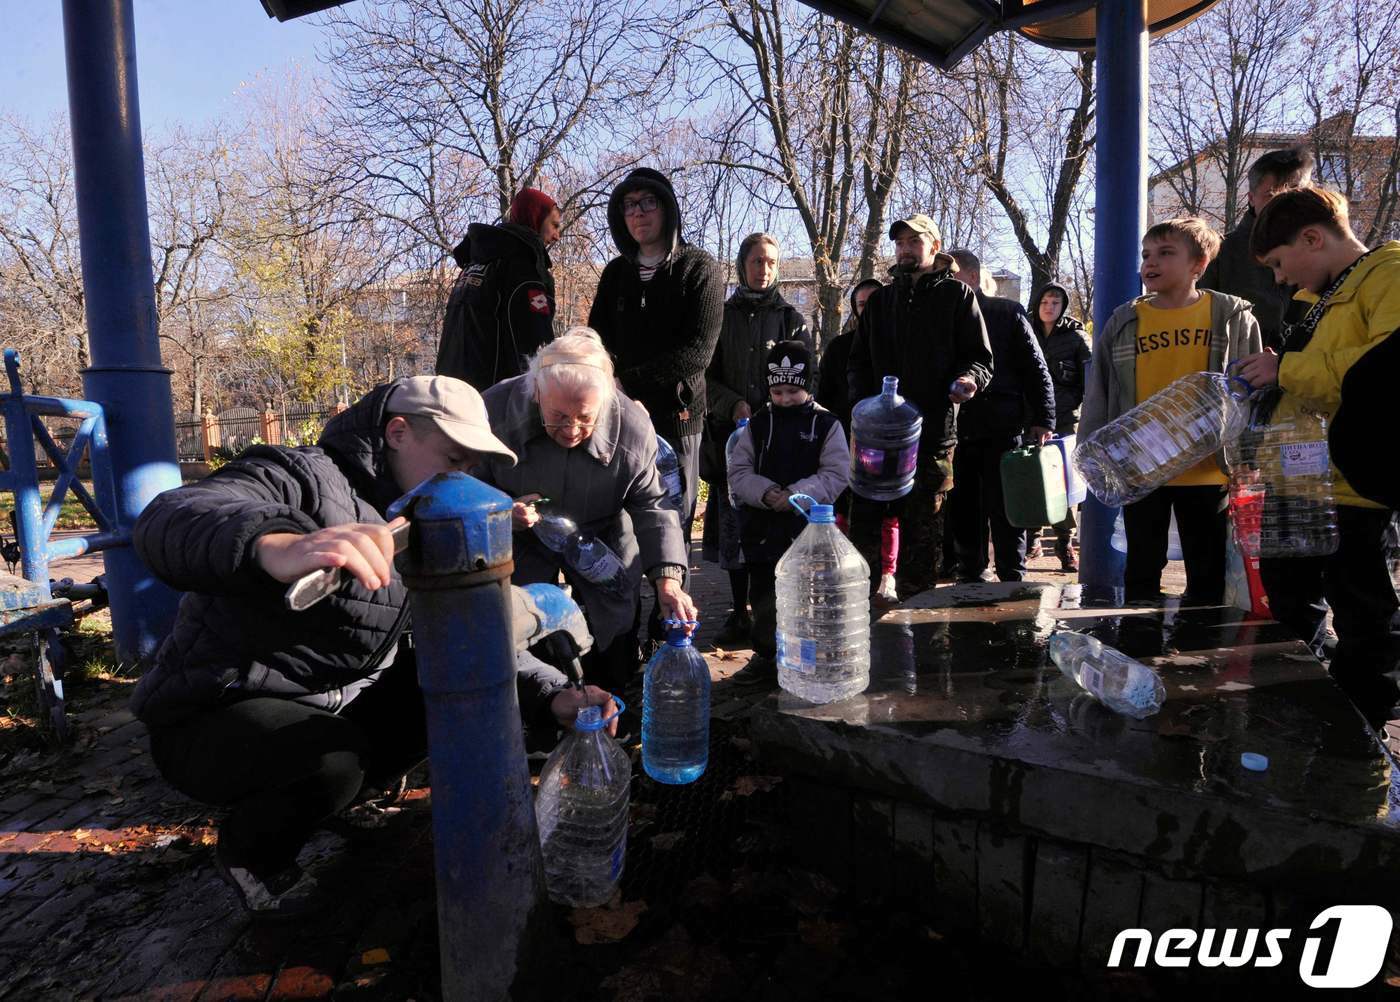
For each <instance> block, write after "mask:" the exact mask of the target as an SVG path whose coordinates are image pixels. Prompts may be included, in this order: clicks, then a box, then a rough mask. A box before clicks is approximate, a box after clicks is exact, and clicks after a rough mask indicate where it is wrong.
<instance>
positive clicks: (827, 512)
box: [807, 504, 836, 522]
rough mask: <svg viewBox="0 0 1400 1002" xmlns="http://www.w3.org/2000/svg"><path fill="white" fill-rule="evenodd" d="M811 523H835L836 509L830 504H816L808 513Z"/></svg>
mask: <svg viewBox="0 0 1400 1002" xmlns="http://www.w3.org/2000/svg"><path fill="white" fill-rule="evenodd" d="M807 521H809V522H835V521H836V509H835V508H833V507H832V506H831V505H829V504H814V505H812V508H811V510H810V511H808V512H807Z"/></svg>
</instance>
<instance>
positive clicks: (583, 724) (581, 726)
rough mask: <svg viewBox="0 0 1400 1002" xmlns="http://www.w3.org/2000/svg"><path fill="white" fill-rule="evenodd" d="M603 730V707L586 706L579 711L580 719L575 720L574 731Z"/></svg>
mask: <svg viewBox="0 0 1400 1002" xmlns="http://www.w3.org/2000/svg"><path fill="white" fill-rule="evenodd" d="M602 729H603V708H602V707H601V706H585V707H584V708H583V709H582V710H579V711H578V717H577V718H575V720H574V730H576V731H601V730H602Z"/></svg>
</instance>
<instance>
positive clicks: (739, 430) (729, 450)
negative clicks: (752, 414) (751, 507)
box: [724, 417, 749, 511]
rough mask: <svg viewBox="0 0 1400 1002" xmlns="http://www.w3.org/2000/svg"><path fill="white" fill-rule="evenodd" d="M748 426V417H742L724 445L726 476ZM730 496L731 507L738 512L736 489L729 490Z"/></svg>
mask: <svg viewBox="0 0 1400 1002" xmlns="http://www.w3.org/2000/svg"><path fill="white" fill-rule="evenodd" d="M748 426H749V419H748V418H746V417H741V418H740V419H739V423H738V424H737V425H736V426H735V428H734V430H733V431H732V432H730V433H729V438H728V439H727V440H726V441H725V443H724V469H725V471H726V474H727V472H728V470H729V464H730V463H731V462H732V461H733V460H734V450H735V449H737V448H738V447H739V438H740V436H742V435H743V434H744V429H745V428H747V427H748ZM728 494H729V507H731V508H733V509H734V510H735V511H738V510H739V499H738V498H736V497H735V496H734V488H732V487H730V488H729V490H728Z"/></svg>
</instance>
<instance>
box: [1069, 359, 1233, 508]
mask: <svg viewBox="0 0 1400 1002" xmlns="http://www.w3.org/2000/svg"><path fill="white" fill-rule="evenodd" d="M1248 396H1249V384H1248V383H1246V382H1245V381H1244V380H1243V379H1240V378H1239V377H1238V376H1226V375H1224V374H1222V373H1219V372H1193V373H1191V374H1190V375H1187V376H1182V377H1181V378H1180V379H1178V380H1176V382H1174V383H1172V384H1171V385H1169V386H1167V387H1166V388H1165V389H1163V390H1161V391H1159V392H1157V393H1154V394H1153V395H1152V396H1150V397H1148V398H1147V399H1146V400H1145V401H1143V402H1142V403H1140V404H1138V405H1137V406H1136V407H1134V408H1132V409H1131V410H1129V411H1128V412H1127V413H1125V414H1121V415H1119V416H1118V417H1116V418H1114V419H1113V420H1112V421H1110V422H1109V423H1108V424H1106V425H1104V426H1103V427H1102V428H1099V429H1097V430H1095V431H1094V432H1093V433H1091V434H1090V435H1088V436H1086V437H1085V438H1084V439H1083V440H1082V441H1080V443H1079V447H1078V448H1077V449H1075V451H1074V465H1075V467H1076V468H1077V469H1078V470H1079V473H1080V475H1081V476H1083V477H1084V481H1085V483H1087V484H1088V485H1089V490H1091V491H1092V492H1093V493H1094V496H1095V497H1097V498H1098V499H1099V500H1100V501H1102V502H1103V503H1104V504H1106V505H1112V506H1118V505H1124V504H1131V503H1132V502H1134V501H1139V500H1141V499H1142V498H1144V497H1146V496H1147V495H1148V494H1150V493H1152V492H1153V491H1154V490H1156V489H1157V488H1158V487H1160V486H1162V485H1163V484H1165V483H1166V482H1167V481H1169V480H1171V479H1173V478H1175V477H1178V476H1180V475H1181V474H1183V473H1185V472H1186V471H1187V470H1189V469H1190V468H1191V467H1193V466H1195V465H1196V464H1197V463H1199V462H1201V460H1203V459H1206V458H1207V457H1209V456H1211V455H1213V454H1215V453H1216V452H1218V451H1219V450H1220V448H1221V446H1222V445H1224V444H1225V442H1227V441H1229V440H1230V439H1232V438H1233V437H1234V436H1235V435H1237V434H1238V433H1239V431H1240V429H1241V428H1242V427H1243V426H1244V423H1245V420H1246V417H1247V415H1246V407H1245V406H1244V401H1245V400H1246V399H1247V398H1248Z"/></svg>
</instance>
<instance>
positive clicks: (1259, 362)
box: [1240, 187, 1400, 726]
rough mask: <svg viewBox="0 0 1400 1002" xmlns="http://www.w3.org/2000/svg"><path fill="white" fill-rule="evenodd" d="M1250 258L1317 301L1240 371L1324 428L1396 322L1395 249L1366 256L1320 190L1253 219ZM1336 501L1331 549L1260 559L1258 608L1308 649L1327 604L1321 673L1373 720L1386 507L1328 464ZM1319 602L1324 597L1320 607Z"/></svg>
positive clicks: (1378, 690) (1386, 616)
mask: <svg viewBox="0 0 1400 1002" xmlns="http://www.w3.org/2000/svg"><path fill="white" fill-rule="evenodd" d="M1251 250H1252V251H1253V253H1254V255H1255V257H1256V258H1258V259H1259V261H1260V262H1261V263H1263V264H1265V265H1267V266H1268V267H1269V268H1271V269H1273V273H1274V278H1275V280H1277V281H1279V282H1281V283H1283V282H1286V283H1288V284H1290V285H1296V286H1298V287H1299V289H1300V292H1299V296H1300V298H1303V296H1304V293H1309V294H1311V295H1310V296H1308V297H1307V298H1312V297H1316V302H1314V303H1313V305H1312V307H1311V309H1309V310H1308V312H1307V315H1306V316H1305V317H1304V318H1303V320H1301V321H1299V322H1298V323H1295V324H1291V325H1288V326H1287V327H1286V328H1285V330H1284V332H1283V344H1282V347H1281V350H1280V352H1279V353H1278V354H1275V353H1274V352H1273V351H1265V352H1259V353H1257V354H1254V355H1250V356H1249V357H1248V358H1246V359H1244V360H1243V363H1242V365H1241V368H1240V375H1242V376H1243V377H1244V378H1245V379H1247V380H1248V381H1249V383H1250V385H1252V386H1254V387H1256V388H1258V387H1261V386H1268V385H1271V384H1277V385H1278V387H1279V389H1281V390H1282V394H1281V396H1280V398H1279V403H1278V407H1277V410H1276V412H1275V413H1276V415H1278V416H1283V415H1286V414H1289V413H1292V412H1293V411H1295V410H1296V409H1297V408H1299V407H1300V406H1306V407H1307V408H1309V409H1311V410H1313V411H1315V412H1317V413H1320V414H1322V415H1323V416H1325V417H1326V418H1327V419H1328V420H1329V421H1330V420H1331V417H1332V414H1333V412H1335V411H1336V409H1337V406H1338V405H1339V404H1340V402H1341V387H1342V378H1343V377H1344V376H1345V375H1346V373H1347V370H1349V369H1350V368H1351V367H1352V366H1354V365H1357V364H1365V363H1364V362H1363V361H1362V358H1363V356H1364V355H1365V354H1366V353H1367V352H1368V351H1370V350H1371V349H1372V348H1373V347H1375V346H1376V345H1377V344H1379V343H1380V342H1381V341H1382V340H1384V339H1385V337H1386V336H1387V335H1388V334H1390V333H1391V332H1392V331H1394V330H1395V329H1396V328H1397V327H1400V242H1397V241H1390V242H1389V243H1385V244H1382V245H1380V246H1379V247H1377V248H1375V249H1374V250H1367V249H1366V245H1365V244H1363V243H1361V241H1359V240H1357V239H1356V236H1355V234H1353V233H1352V231H1351V223H1350V220H1349V218H1348V212H1347V202H1346V199H1345V198H1343V197H1342V196H1341V195H1338V194H1336V193H1334V192H1331V191H1327V190H1325V189H1322V188H1313V187H1301V188H1294V189H1290V190H1289V191H1286V192H1284V193H1283V194H1281V195H1278V196H1277V197H1276V198H1275V199H1274V200H1273V201H1272V202H1270V203H1269V205H1268V206H1267V207H1266V208H1265V209H1264V211H1263V212H1261V213H1260V214H1259V218H1258V220H1257V221H1256V222H1255V224H1254V233H1253V235H1252V237H1251ZM1389 430H1390V429H1388V428H1377V429H1376V444H1377V453H1376V462H1378V463H1384V462H1394V458H1393V457H1391V456H1389V455H1387V454H1386V453H1385V452H1384V450H1385V449H1387V448H1388V447H1389V446H1388V440H1389V435H1388V432H1389ZM1332 487H1333V493H1334V495H1335V497H1336V499H1337V528H1338V532H1339V535H1340V543H1339V545H1338V547H1337V551H1336V552H1335V553H1333V554H1332V555H1330V556H1326V557H1306V558H1293V559H1273V560H1263V561H1261V562H1260V574H1261V577H1262V578H1263V581H1264V588H1265V590H1266V591H1267V592H1268V595H1269V607H1270V609H1271V610H1272V611H1273V614H1274V617H1275V618H1276V619H1278V621H1279V622H1281V623H1283V624H1285V625H1286V626H1289V627H1291V628H1292V629H1293V630H1295V631H1296V632H1297V633H1298V634H1299V635H1300V636H1301V637H1302V638H1303V639H1304V640H1306V641H1308V642H1309V643H1310V644H1311V645H1312V646H1313V648H1314V649H1318V647H1319V646H1320V644H1321V641H1322V636H1323V630H1324V623H1325V620H1326V615H1327V606H1328V605H1331V607H1332V621H1333V625H1334V626H1335V628H1336V631H1337V640H1338V643H1337V650H1336V653H1335V654H1334V655H1333V658H1332V664H1331V672H1332V676H1333V677H1334V678H1335V679H1336V680H1337V683H1338V684H1339V685H1341V686H1342V688H1343V689H1344V690H1346V693H1347V695H1348V696H1350V697H1351V699H1352V701H1353V702H1354V703H1356V705H1357V707H1358V708H1359V709H1360V710H1361V712H1362V713H1363V714H1364V715H1365V716H1366V718H1367V720H1369V721H1370V722H1371V723H1372V724H1373V725H1375V726H1380V725H1381V724H1383V723H1384V722H1385V721H1387V720H1389V719H1390V717H1391V716H1392V714H1391V712H1390V711H1391V708H1392V706H1393V705H1394V704H1395V701H1396V688H1395V683H1394V682H1392V681H1391V680H1390V679H1389V678H1388V677H1386V675H1385V674H1384V673H1385V672H1388V671H1390V670H1391V669H1393V668H1394V667H1395V666H1396V662H1397V655H1400V634H1397V632H1396V629H1395V627H1394V626H1393V625H1392V620H1393V618H1394V616H1395V612H1396V610H1397V608H1400V601H1397V599H1396V595H1395V587H1394V585H1393V584H1392V582H1391V577H1390V572H1389V569H1388V568H1387V566H1386V561H1385V546H1384V534H1385V531H1386V526H1387V525H1388V524H1389V523H1390V516H1391V512H1390V510H1389V509H1387V508H1385V507H1383V506H1381V505H1379V504H1377V503H1375V502H1374V501H1369V500H1367V499H1366V498H1363V497H1362V496H1361V495H1360V494H1358V493H1357V492H1356V491H1355V490H1353V489H1352V487H1351V485H1350V484H1348V483H1347V482H1346V480H1345V479H1343V478H1342V476H1341V474H1340V473H1338V472H1337V470H1336V467H1335V466H1334V467H1333V469H1332ZM1324 600H1325V601H1324Z"/></svg>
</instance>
